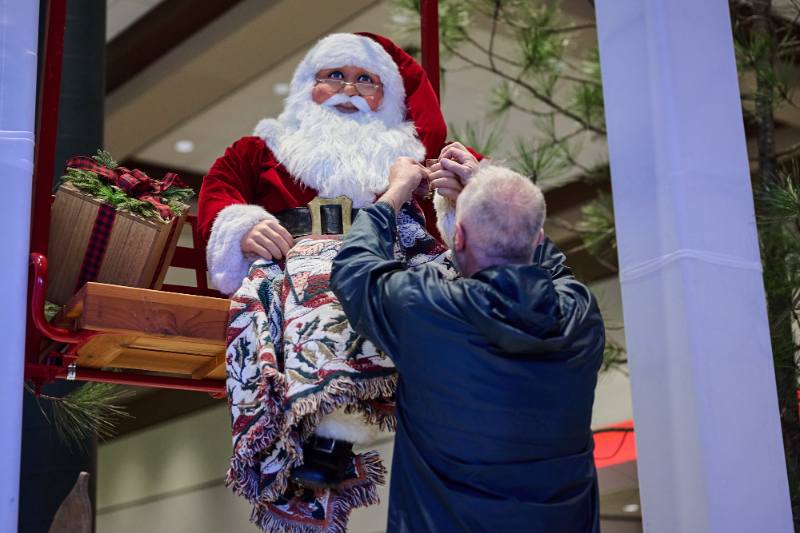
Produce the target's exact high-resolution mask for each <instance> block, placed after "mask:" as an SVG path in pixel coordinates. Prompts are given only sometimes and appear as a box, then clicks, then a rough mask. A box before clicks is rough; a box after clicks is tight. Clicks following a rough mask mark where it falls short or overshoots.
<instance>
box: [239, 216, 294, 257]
mask: <svg viewBox="0 0 800 533" xmlns="http://www.w3.org/2000/svg"><path fill="white" fill-rule="evenodd" d="M240 244H241V245H242V251H243V252H252V253H256V254H258V255H260V256H261V257H263V258H264V259H266V260H268V261H271V260H273V259H280V258H281V257H283V256H285V255H286V254H287V253H289V250H290V249H291V248H292V246H294V239H292V236H291V235H290V234H289V232H288V231H286V228H284V227H283V226H281V225H280V224H279V223H278V222H276V221H274V220H262V221H261V222H259V223H258V224H256V225H255V226H253V227H252V228H250V230H249V231H248V232H247V233H245V234H244V235H243V236H242V240H241V241H240Z"/></svg>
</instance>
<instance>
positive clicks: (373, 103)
mask: <svg viewBox="0 0 800 533" xmlns="http://www.w3.org/2000/svg"><path fill="white" fill-rule="evenodd" d="M364 100H366V101H367V104H369V108H370V109H372V110H373V111H377V110H378V106H380V105H381V102H383V95H382V94H379V93H376V94H373V95H371V96H366V97H364Z"/></svg>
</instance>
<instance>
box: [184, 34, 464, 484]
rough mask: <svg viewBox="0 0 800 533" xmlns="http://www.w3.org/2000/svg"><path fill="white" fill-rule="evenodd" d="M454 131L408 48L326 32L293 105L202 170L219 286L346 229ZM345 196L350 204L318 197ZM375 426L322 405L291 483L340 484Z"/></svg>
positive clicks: (233, 286) (234, 285)
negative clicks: (305, 242)
mask: <svg viewBox="0 0 800 533" xmlns="http://www.w3.org/2000/svg"><path fill="white" fill-rule="evenodd" d="M445 136H446V126H445V123H444V120H443V117H442V115H441V112H440V110H439V105H438V101H437V100H436V97H435V95H434V92H433V90H432V88H431V86H430V84H429V82H428V80H427V78H426V76H425V74H424V71H423V70H422V68H421V67H420V66H419V65H418V64H417V63H416V62H415V61H414V60H413V59H412V58H411V57H410V56H408V54H406V53H405V52H403V51H402V50H401V49H399V48H398V47H396V46H395V45H394V44H393V43H392V42H391V41H389V40H388V39H385V38H383V37H380V36H377V35H373V34H368V33H363V34H335V35H330V36H328V37H326V38H324V39H322V40H321V41H320V42H319V43H317V45H316V46H315V47H314V48H312V49H311V51H309V52H308V54H307V55H306V57H305V58H304V59H303V61H302V62H301V63H300V65H299V66H298V68H297V70H296V71H295V73H294V77H293V79H292V82H291V92H290V95H289V97H288V98H287V99H286V101H285V109H284V112H283V113H282V114H281V115H280V116H279V117H278V118H277V119H264V120H262V121H261V122H260V123H259V124H258V125H257V127H256V130H255V136H252V137H245V138H243V139H240V140H239V141H237V142H236V143H234V144H233V146H231V147H230V148H228V149H227V150H226V152H225V155H224V156H223V157H221V158H220V159H218V160H217V161H216V163H215V164H214V166H213V167H212V168H211V170H210V171H209V173H208V175H207V176H206V177H205V179H204V182H203V186H202V189H201V192H200V209H199V218H200V230H201V232H202V234H203V237H204V238H205V239H207V241H208V248H207V249H208V255H207V260H208V269H209V272H210V274H211V277H212V280H213V283H214V285H215V286H216V287H217V288H218V289H219V290H220V291H221V292H223V293H225V294H232V293H234V292H235V291H237V289H239V288H240V286H241V285H242V283H243V280H245V279H246V278H247V277H248V273H249V272H250V270H251V265H252V264H253V262H254V261H256V260H257V259H259V258H263V259H265V260H268V261H273V262H275V261H278V260H282V259H285V258H286V256H287V254H289V252H290V250H291V249H292V247H293V246H294V244H295V242H296V241H297V240H298V239H299V238H301V237H303V236H304V235H310V234H313V233H315V232H320V233H321V234H337V233H339V234H341V233H344V230H345V229H346V228H347V227H348V226H349V223H350V221H351V220H350V219H349V218H350V217H351V216H354V215H355V214H356V213H357V210H358V209H359V208H361V207H363V206H366V205H369V204H371V203H373V202H375V200H376V198H377V197H378V196H379V195H380V194H381V193H383V192H384V191H385V190H386V189H387V188H388V179H387V178H388V176H389V171H390V167H391V165H392V164H393V163H394V162H395V161H396V160H397V158H398V157H403V156H405V157H411V158H413V159H415V160H417V161H424V160H425V158H426V157H427V158H436V157H438V155H439V153H440V151H441V149H442V147H443V145H444V140H445ZM341 196H344V197H346V198H347V199H349V200H350V201H352V210H351V209H349V206H347V208H343V207H341V206H339V205H333V206H329V205H324V206H321V207H320V206H319V205H316V203H315V202H314V200H315V199H317V198H323V199H333V198H337V197H341ZM441 200H442V199H441V198H440V201H439V202H438V203H437V206H438V207H441V208H442V209H443V210H445V211H448V210H449V209H448V208H449V204H447V202H446V201H445V202H443V201H441ZM310 203H311V206H310V207H309V204H310ZM430 204H431V203H430V202H427V206H426V207H424V208H423V210H425V211H427V213H426V214H427V215H428V220H429V221H430V219H431V218H432V209H431V205H430ZM317 210H318V211H317ZM351 213H352V214H351ZM442 214H443V215H449V214H450V213H442ZM444 218H449V217H448V216H445V217H444ZM435 231H436V230H432V231H431V232H432V233H434V234H435ZM407 240H408V239H407ZM229 337H230V335H229ZM304 349H306V348H304ZM247 420H248V421H249V418H248V419H247ZM248 423H249V422H248ZM234 425H236V424H235V423H234ZM240 429H241V428H240ZM376 431H377V426H375V425H370V424H366V423H365V422H364V416H363V415H362V414H361V413H359V412H353V413H352V414H346V413H345V410H344V408H342V407H339V408H337V409H335V410H333V411H332V412H326V413H324V416H323V417H322V418H321V421H320V422H319V423H318V424H315V427H314V433H313V436H312V437H310V439H309V440H308V442H307V444H306V446H304V448H303V456H304V458H303V459H304V461H303V463H304V464H303V465H302V466H299V467H296V468H294V469H293V473H292V478H291V479H292V481H294V482H295V483H296V484H300V485H305V486H308V487H315V488H334V487H336V486H338V485H339V484H340V483H341V482H342V479H343V477H344V471H345V469H346V468H347V466H348V464H350V463H349V461H350V458H351V455H352V454H351V449H352V446H353V444H357V445H363V444H367V443H368V442H370V440H371V439H372V438H373V436H374V434H375V432H376ZM234 432H236V428H234Z"/></svg>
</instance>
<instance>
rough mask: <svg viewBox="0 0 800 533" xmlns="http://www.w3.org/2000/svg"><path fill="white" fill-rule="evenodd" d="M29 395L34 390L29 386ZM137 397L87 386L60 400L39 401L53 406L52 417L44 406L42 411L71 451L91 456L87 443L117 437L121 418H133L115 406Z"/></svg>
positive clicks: (123, 391) (97, 385) (107, 385)
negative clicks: (122, 400)
mask: <svg viewBox="0 0 800 533" xmlns="http://www.w3.org/2000/svg"><path fill="white" fill-rule="evenodd" d="M25 388H26V389H27V390H28V391H29V392H33V390H32V389H31V388H30V387H29V386H28V384H27V383H26V384H25ZM133 394H134V393H133V392H132V391H130V390H127V389H124V388H123V387H121V386H119V385H116V384H112V383H93V382H90V383H85V384H84V385H81V386H80V387H78V388H76V389H75V390H73V391H72V392H70V393H69V394H67V395H65V396H63V397H61V398H58V397H54V396H46V395H44V394H42V395H41V396H39V397H38V398H37V402H38V401H39V400H40V399H44V400H47V401H49V402H50V407H51V409H50V417H48V416H47V413H46V412H45V410H44V408H43V407H42V404H41V403H39V409H40V410H41V411H42V414H43V415H44V416H45V418H46V419H47V420H48V421H50V419H51V417H52V423H53V426H54V427H55V430H56V433H57V434H58V437H59V439H60V440H61V441H62V442H63V443H64V444H65V445H66V446H67V447H68V448H70V449H72V447H73V446H77V448H78V449H80V450H81V451H83V452H87V449H86V441H87V440H89V439H90V438H93V437H94V435H97V436H98V437H100V438H101V439H105V438H107V437H111V436H113V435H114V428H115V426H116V423H117V421H118V420H119V418H122V417H130V416H131V415H130V414H129V413H128V412H127V411H125V407H123V406H120V405H114V402H115V401H117V400H119V399H121V398H126V397H129V396H132V395H133Z"/></svg>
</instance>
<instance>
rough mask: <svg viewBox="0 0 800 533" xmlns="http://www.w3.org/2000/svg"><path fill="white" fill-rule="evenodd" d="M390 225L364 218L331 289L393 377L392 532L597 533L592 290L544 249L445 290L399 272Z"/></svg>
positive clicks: (434, 276) (374, 211) (433, 276)
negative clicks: (387, 359)
mask: <svg viewBox="0 0 800 533" xmlns="http://www.w3.org/2000/svg"><path fill="white" fill-rule="evenodd" d="M395 229H396V228H395V214H394V211H393V210H392V208H391V207H390V206H389V205H388V204H387V203H384V202H378V203H377V204H375V205H373V206H370V207H367V208H365V209H362V210H361V211H360V212H359V215H358V217H357V219H356V220H355V222H354V223H353V227H352V228H351V230H350V233H349V234H348V235H347V237H346V238H345V240H344V243H343V245H342V248H341V251H340V252H339V255H338V256H337V257H336V260H335V261H334V263H333V270H332V273H331V279H330V281H331V288H332V289H333V292H334V293H335V294H336V296H337V297H338V298H339V300H340V302H341V303H342V306H344V310H345V313H346V314H347V317H348V318H349V320H350V323H351V324H353V326H354V327H355V329H356V331H357V332H358V333H359V334H361V335H363V336H364V337H366V338H368V339H370V340H371V341H372V342H374V343H375V344H376V345H377V346H379V347H380V348H381V349H383V350H384V351H385V352H386V353H387V354H389V356H391V358H392V360H393V361H394V363H395V365H396V366H397V369H398V371H399V374H400V381H399V383H398V387H397V394H396V401H397V417H398V429H397V436H396V439H395V448H394V460H393V463H392V472H391V487H390V499H389V524H388V532H389V533H455V532H460V531H471V532H472V531H474V532H486V533H505V532H509V533H511V532H532V533H547V532H553V533H573V532H574V533H595V532H599V519H598V512H599V502H598V495H597V473H596V471H595V467H594V461H593V458H592V450H593V440H592V433H591V430H590V427H589V424H590V420H591V415H592V403H593V402H594V388H595V384H596V381H597V371H598V369H599V367H600V362H601V359H602V354H603V345H604V341H605V339H604V330H603V322H602V318H601V317H600V313H599V311H598V309H597V303H596V301H595V299H594V297H593V296H592V294H591V293H590V292H589V290H588V289H587V288H586V287H585V286H583V285H582V284H580V283H578V282H577V281H575V280H574V278H573V277H572V274H571V272H570V270H569V268H567V267H566V266H564V264H563V261H564V256H563V255H562V254H561V252H559V251H558V249H557V248H556V247H555V245H553V243H552V242H550V240H549V239H545V241H544V242H543V243H542V245H541V246H539V247H538V248H537V250H536V254H535V257H534V264H533V265H531V266H516V265H512V266H497V267H491V268H487V269H485V270H482V271H480V272H479V273H478V274H476V275H475V276H474V277H473V278H471V279H461V280H457V281H447V280H444V279H443V278H442V277H441V276H440V274H439V272H438V271H437V270H436V269H435V268H434V267H433V266H430V265H423V266H421V267H419V268H416V269H413V270H403V268H402V265H401V264H400V262H398V261H396V260H394V254H393V252H392V250H393V243H394V236H395Z"/></svg>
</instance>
